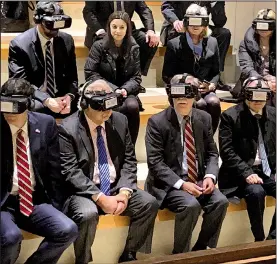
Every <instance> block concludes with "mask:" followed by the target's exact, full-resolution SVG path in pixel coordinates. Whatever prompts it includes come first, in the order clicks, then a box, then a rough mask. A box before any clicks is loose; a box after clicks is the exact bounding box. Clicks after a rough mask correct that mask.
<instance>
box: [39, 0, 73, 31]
mask: <svg viewBox="0 0 277 264" xmlns="http://www.w3.org/2000/svg"><path fill="white" fill-rule="evenodd" d="M34 22H35V23H36V24H42V25H44V26H45V27H46V28H47V29H48V30H58V29H63V28H69V27H71V24H72V18H71V17H70V16H67V15H65V14H64V12H63V9H62V8H61V6H60V5H59V4H58V3H56V2H38V4H37V7H36V10H35V13H34Z"/></svg>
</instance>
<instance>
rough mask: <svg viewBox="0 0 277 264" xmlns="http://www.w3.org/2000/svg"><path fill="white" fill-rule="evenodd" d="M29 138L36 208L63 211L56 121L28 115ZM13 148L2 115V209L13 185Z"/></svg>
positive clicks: (7, 127)
mask: <svg viewBox="0 0 277 264" xmlns="http://www.w3.org/2000/svg"><path fill="white" fill-rule="evenodd" d="M28 135H29V142H30V153H31V159H32V165H33V171H34V177H35V181H36V185H35V190H34V192H33V202H34V204H40V203H52V204H53V205H54V206H55V207H56V208H58V209H61V207H62V205H63V203H64V200H63V199H64V195H63V193H62V187H61V167H60V162H59V157H60V152H59V139H58V129H57V126H56V122H55V120H54V118H53V117H51V116H48V115H44V114H40V113H34V112H29V113H28ZM13 169H14V162H13V145H12V134H11V130H10V127H9V125H8V123H7V122H6V120H5V118H4V116H3V115H1V207H2V205H3V204H4V202H5V201H6V199H7V198H8V196H9V194H10V192H11V189H12V185H13Z"/></svg>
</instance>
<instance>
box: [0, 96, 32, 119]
mask: <svg viewBox="0 0 277 264" xmlns="http://www.w3.org/2000/svg"><path fill="white" fill-rule="evenodd" d="M0 98H1V112H2V113H8V114H21V113H23V112H24V111H26V110H27V109H28V108H29V106H30V103H31V98H30V97H27V96H23V95H11V96H5V95H1V97H0Z"/></svg>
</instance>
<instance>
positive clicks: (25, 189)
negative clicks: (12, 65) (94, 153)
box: [0, 79, 78, 264]
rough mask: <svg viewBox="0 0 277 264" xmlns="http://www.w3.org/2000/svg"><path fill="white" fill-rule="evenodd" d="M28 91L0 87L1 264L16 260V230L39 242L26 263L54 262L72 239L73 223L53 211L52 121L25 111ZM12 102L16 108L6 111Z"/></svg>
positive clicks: (55, 154) (56, 177)
mask: <svg viewBox="0 0 277 264" xmlns="http://www.w3.org/2000/svg"><path fill="white" fill-rule="evenodd" d="M33 91H34V88H33V87H32V86H31V85H30V83H29V82H27V81H26V80H24V79H9V80H8V81H7V82H6V83H5V84H4V85H3V86H2V87H1V126H0V127H1V174H0V175H1V222H0V238H1V263H2V264H13V263H15V261H16V259H17V258H18V255H19V252H20V245H21V240H22V234H21V230H20V229H24V230H26V231H28V232H31V233H33V234H37V235H39V236H42V237H45V239H44V240H43V241H42V242H41V244H40V246H39V247H38V249H37V250H36V251H35V252H34V253H33V254H32V256H30V257H29V258H28V260H27V261H26V262H25V263H28V264H34V263H36V264H39V263H57V262H58V260H59V258H60V256H61V255H62V253H63V252H64V250H65V249H66V248H68V247H69V245H70V244H71V243H72V242H73V241H74V240H75V239H76V238H77V236H78V228H77V226H76V224H75V223H74V222H73V221H72V220H71V219H69V218H68V217H67V216H65V215H64V214H63V213H61V212H60V211H58V210H57V209H56V208H58V209H60V208H61V207H62V205H63V195H62V193H61V190H62V187H61V185H60V184H61V182H60V179H61V170H60V163H59V141H58V129H57V127H56V123H55V120H54V119H53V117H50V116H47V115H44V114H40V113H33V112H28V110H27V108H28V107H29V104H30V96H31V95H32V94H33ZM7 99H8V100H7ZM17 100H21V103H18V104H19V105H20V107H19V108H17V107H12V106H16V105H17ZM12 101H13V102H14V104H13V103H12ZM23 101H24V102H25V105H23V103H22V102H23ZM24 106H25V108H22V107H24ZM18 109H21V110H22V111H23V112H22V111H20V112H18V113H16V114H15V113H13V111H16V110H18ZM11 112H12V113H11ZM55 207H56V208H55Z"/></svg>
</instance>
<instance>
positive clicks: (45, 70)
mask: <svg viewBox="0 0 277 264" xmlns="http://www.w3.org/2000/svg"><path fill="white" fill-rule="evenodd" d="M60 15H62V16H63V20H61V21H60V22H59V23H60V24H57V22H55V20H57V19H59V18H60ZM34 22H35V23H36V24H37V26H36V27H33V28H31V29H29V30H27V31H25V32H24V33H22V34H20V35H18V36H17V37H15V38H14V39H13V40H12V41H11V42H10V47H9V59H8V60H9V77H10V78H24V79H26V80H27V81H29V82H30V83H31V84H32V85H35V86H36V87H37V88H38V90H37V91H36V92H35V95H34V97H35V99H36V100H37V101H36V103H35V106H34V109H33V110H35V111H39V112H43V113H45V114H50V115H53V116H54V117H56V118H57V117H58V118H63V117H64V116H65V115H68V114H70V113H73V112H75V111H76V110H77V102H78V98H77V94H78V78H77V67H76V58H75V47H74V41H73V38H72V36H71V35H69V34H67V33H65V32H61V31H59V29H60V28H68V27H70V25H71V17H68V16H64V12H63V10H62V8H61V6H60V5H59V3H56V2H38V3H37V6H36V9H35V11H34ZM75 97H76V98H75Z"/></svg>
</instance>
